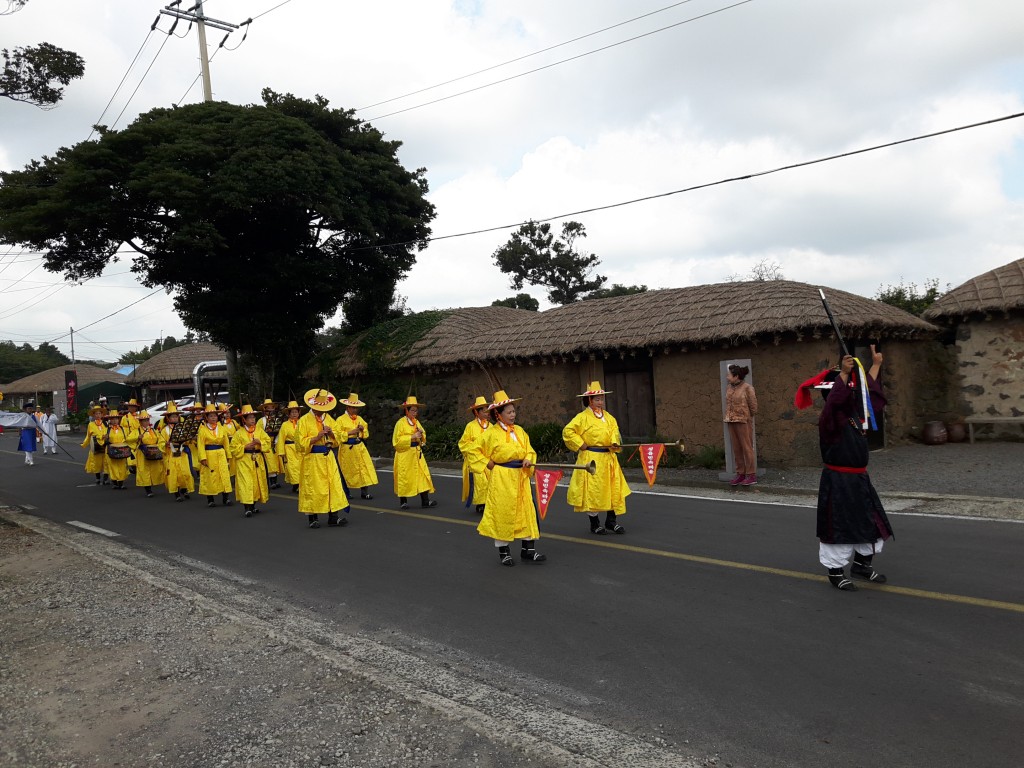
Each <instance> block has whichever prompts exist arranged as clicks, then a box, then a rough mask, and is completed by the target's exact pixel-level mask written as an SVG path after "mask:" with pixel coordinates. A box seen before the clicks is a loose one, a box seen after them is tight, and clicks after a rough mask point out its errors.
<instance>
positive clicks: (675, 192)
mask: <svg viewBox="0 0 1024 768" xmlns="http://www.w3.org/2000/svg"><path fill="white" fill-rule="evenodd" d="M1021 117H1024V112H1015V113H1013V114H1010V115H1003V116H1002V117H994V118H991V119H989V120H980V121H978V122H975V123H968V124H967V125H960V126H957V127H955V128H945V129H943V130H941V131H933V132H931V133H923V134H920V135H918V136H911V137H910V138H906V139H897V140H895V141H887V142H884V143H882V144H874V145H872V146H869V147H861V148H860V149H852V150H850V151H849V152H838V153H836V154H833V155H826V156H824V157H819V158H815V159H814V160H804V161H802V162H799V163H790V164H789V165H783V166H779V167H778V168H770V169H768V170H764V171H754V172H752V173H746V174H743V175H742V176H731V177H729V178H725V179H719V180H718V181H709V182H706V183H704V184H694V185H693V186H690V187H683V188H681V189H673V190H671V191H669V192H659V193H657V194H653V195H646V196H644V197H636V198H633V199H630V200H622V201H620V202H617V203H609V204H608V205H599V206H594V207H593V208H583V209H580V210H578V211H570V212H568V213H560V214H558V215H556V216H547V217H545V218H543V219H530V220H529V221H533V222H535V223H537V224H543V223H545V222H549V221H558V220H559V219H567V218H569V217H570V216H580V215H582V214H585V213H596V212H598V211H607V210H611V209H613V208H623V207H625V206H627V205H635V204H637V203H644V202H647V201H649V200H658V199H660V198H664V197H671V196H673V195H680V194H683V193H684V192H693V191H695V190H698V189H707V188H709V187H716V186H720V185H723V184H730V183H732V182H736V181H746V180H748V179H755V178H758V177H760V176H769V175H771V174H774V173H781V172H783V171H791V170H794V169H796V168H804V167H806V166H809V165H818V164H820V163H827V162H830V161H832V160H840V159H842V158H846V157H853V156H854V155H863V154H866V153H868V152H875V151H878V150H880V149H888V148H889V147H896V146H899V145H900V144H909V143H911V142H915V141H923V140H925V139H933V138H935V137H937V136H944V135H946V134H950V133H957V132H958V131H966V130H968V129H971V128H980V127H982V126H986V125H994V124H996V123H1002V122H1006V121H1007V120H1016V119H1019V118H1021ZM529 221H519V222H516V223H514V224H502V225H500V226H496V227H487V228H486V229H476V230H473V231H471V232H458V233H455V234H451V235H439V236H437V237H427V238H424V239H423V240H405V241H402V242H395V243H383V244H378V245H361V246H352V247H349V248H347V249H346V250H349V251H361V250H366V249H368V248H387V247H391V246H398V245H413V244H415V243H420V242H429V243H433V242H437V241H439V240H452V239H454V238H457V237H469V236H470V235H481V234H486V233H488V232H500V231H502V230H506V229H514V228H516V227H521V226H522V225H523V224H527V223H529Z"/></svg>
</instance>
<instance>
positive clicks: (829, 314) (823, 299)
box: [818, 288, 850, 356]
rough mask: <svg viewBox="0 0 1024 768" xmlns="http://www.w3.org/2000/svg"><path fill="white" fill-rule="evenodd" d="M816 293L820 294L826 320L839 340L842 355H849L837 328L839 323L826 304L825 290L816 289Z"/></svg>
mask: <svg viewBox="0 0 1024 768" xmlns="http://www.w3.org/2000/svg"><path fill="white" fill-rule="evenodd" d="M818 295H819V296H821V305H822V306H823V307H824V308H825V314H826V315H828V321H829V322H830V323H832V330H833V331H834V332H835V334H836V338H837V339H838V340H839V348H840V349H841V350H842V352H843V355H844V356H846V355H849V354H850V350H849V349H847V348H846V342H845V341H843V334H842V333H841V332H840V330H839V323H837V322H836V319H835V317H833V315H832V308H831V307H830V306H829V305H828V299H826V298H825V292H824V291H823V290H821V288H819V289H818Z"/></svg>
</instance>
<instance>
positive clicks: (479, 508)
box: [476, 504, 484, 515]
mask: <svg viewBox="0 0 1024 768" xmlns="http://www.w3.org/2000/svg"><path fill="white" fill-rule="evenodd" d="M476 513H477V514H478V515H482V514H483V513H484V505H483V504H477V505H476Z"/></svg>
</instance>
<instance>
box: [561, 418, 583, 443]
mask: <svg viewBox="0 0 1024 768" xmlns="http://www.w3.org/2000/svg"><path fill="white" fill-rule="evenodd" d="M585 416H586V412H585V411H580V413H578V414H577V415H576V417H575V418H574V419H573V420H572V421H570V422H569V423H568V424H566V425H565V429H563V430H562V442H563V443H565V447H566V448H568V449H569V450H570V451H572V452H573V453H576V452H578V451H579V449H580V448H582V447H583V419H584V417H585Z"/></svg>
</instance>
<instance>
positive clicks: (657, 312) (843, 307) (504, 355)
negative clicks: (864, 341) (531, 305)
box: [339, 280, 937, 374]
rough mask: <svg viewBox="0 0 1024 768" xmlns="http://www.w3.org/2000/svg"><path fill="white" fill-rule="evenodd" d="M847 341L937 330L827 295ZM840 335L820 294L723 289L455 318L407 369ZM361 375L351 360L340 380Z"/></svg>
mask: <svg viewBox="0 0 1024 768" xmlns="http://www.w3.org/2000/svg"><path fill="white" fill-rule="evenodd" d="M825 291H826V296H827V297H828V300H829V304H830V305H831V307H832V310H833V313H834V314H835V316H836V318H837V320H838V322H839V324H840V327H841V329H842V331H843V334H844V336H849V337H860V338H865V337H870V338H890V339H891V338H909V337H913V336H917V335H930V334H932V333H935V332H936V331H937V329H936V328H935V326H933V325H931V324H930V323H927V322H925V321H923V320H921V319H919V318H917V317H914V316H913V315H911V314H908V313H907V312H904V311H903V310H900V309H897V308H896V307H892V306H889V305H888V304H883V303H882V302H879V301H875V300H874V299H868V298H865V297H863V296H857V295H855V294H852V293H847V292H846V291H839V290H835V289H831V288H826V289H825ZM823 334H831V326H830V325H829V321H828V317H827V315H826V314H825V311H824V309H823V308H822V305H821V299H820V297H819V295H818V287H817V286H813V285H808V284H806V283H796V282H791V281H788V280H772V281H755V282H744V283H719V284H715V285H701V286H693V287H689V288H671V289H665V290H659V291H647V292H646V293H638V294H630V295H628V296H615V297H612V298H608V299H594V300H588V301H580V302H576V303H575V304H570V305H568V306H564V307H558V308H556V309H550V310H547V311H545V312H527V311H524V310H518V309H509V308H506V307H473V308H467V309H456V310H450V312H449V314H447V316H446V317H444V319H442V320H441V322H439V323H438V324H437V325H436V326H434V327H433V328H432V329H431V330H430V331H428V332H427V333H425V334H424V335H423V337H422V338H420V339H419V340H418V341H416V342H415V343H413V344H412V346H411V349H410V350H409V351H408V354H407V355H403V358H402V362H401V367H406V368H422V367H431V366H440V367H452V366H459V365H465V364H470V363H471V362H472V361H474V360H482V361H498V360H509V361H511V360H528V359H537V358H545V357H570V356H574V355H578V354H580V353H587V354H589V353H608V352H611V351H621V350H634V349H648V350H651V351H661V350H663V349H666V348H671V349H679V348H684V347H700V346H704V345H710V344H716V345H721V344H728V345H739V344H742V343H747V342H757V341H765V340H767V341H770V342H772V343H774V342H777V341H781V340H782V339H783V338H789V339H791V340H798V339H801V338H803V337H805V336H821V335H823ZM361 368H362V365H361V364H360V363H359V361H358V355H355V354H346V355H344V356H343V358H342V362H341V365H340V366H339V372H340V373H343V374H347V373H355V372H358V371H359V370H360V369H361Z"/></svg>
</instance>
